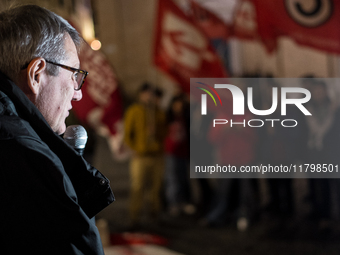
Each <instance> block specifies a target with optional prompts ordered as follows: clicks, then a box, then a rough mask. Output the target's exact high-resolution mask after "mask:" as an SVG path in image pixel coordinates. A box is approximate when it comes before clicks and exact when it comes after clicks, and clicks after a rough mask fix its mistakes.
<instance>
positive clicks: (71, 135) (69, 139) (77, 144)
mask: <svg viewBox="0 0 340 255" xmlns="http://www.w3.org/2000/svg"><path fill="white" fill-rule="evenodd" d="M64 140H65V142H66V143H67V144H68V145H70V146H71V147H72V148H74V149H84V148H85V145H86V142H87V132H86V130H85V128H84V127H83V126H81V125H71V126H68V127H67V128H66V131H65V133H64Z"/></svg>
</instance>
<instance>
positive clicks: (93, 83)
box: [73, 43, 123, 156]
mask: <svg viewBox="0 0 340 255" xmlns="http://www.w3.org/2000/svg"><path fill="white" fill-rule="evenodd" d="M79 59H80V64H81V68H82V69H85V70H86V71H88V72H89V75H88V76H87V78H86V80H85V84H84V86H83V88H82V93H83V98H82V100H80V101H79V102H77V103H75V104H73V109H74V112H75V114H76V116H77V117H78V119H79V120H80V121H82V122H84V123H87V124H89V125H90V126H91V127H93V128H94V129H95V130H96V131H99V133H100V134H102V135H105V136H106V137H108V138H109V139H110V140H109V142H110V145H113V147H112V146H111V149H113V152H114V153H115V156H119V155H118V154H117V153H118V152H119V151H118V150H120V149H121V148H120V147H119V146H120V145H119V144H122V136H123V134H122V127H121V125H122V116H123V106H122V100H121V97H120V93H119V88H118V84H117V79H116V75H115V73H114V71H113V69H112V67H111V65H110V64H109V62H108V60H107V59H106V58H105V56H104V55H103V54H102V53H101V52H99V51H94V50H92V49H91V47H90V46H89V45H88V44H86V43H84V45H83V47H82V49H81V53H80V55H79ZM113 140H114V141H113Z"/></svg>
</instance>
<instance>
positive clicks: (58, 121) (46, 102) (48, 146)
mask: <svg viewBox="0 0 340 255" xmlns="http://www.w3.org/2000/svg"><path fill="white" fill-rule="evenodd" d="M81 42H82V39H81V38H80V36H79V34H78V33H77V32H76V30H74V28H72V27H71V26H70V25H69V24H68V23H67V22H66V21H65V20H64V19H62V18H61V17H59V16H58V15H56V14H54V13H52V12H50V11H48V10H46V9H44V8H41V7H38V6H34V5H26V6H21V7H16V8H12V9H9V10H6V11H3V12H2V13H0V191H1V192H0V203H1V209H0V226H1V231H0V244H1V245H0V253H1V254H28V253H29V254H104V253H103V248H102V245H101V241H100V237H99V233H98V230H97V228H96V226H95V224H94V221H93V217H94V216H95V215H96V214H97V213H98V212H99V211H101V210H102V209H103V208H105V207H106V206H107V205H109V204H110V203H111V202H112V201H113V200H114V197H113V194H112V191H111V189H110V185H109V181H108V179H107V178H106V177H105V176H103V175H102V174H101V173H100V172H99V171H98V170H97V169H95V168H94V167H92V166H91V165H90V164H88V163H87V162H86V161H85V160H84V159H83V157H82V156H80V155H79V154H78V153H77V152H76V151H74V150H73V149H72V148H71V147H69V146H68V145H67V144H66V143H65V142H64V141H63V139H62V138H61V137H60V136H59V135H61V134H63V133H64V132H65V130H66V125H65V119H66V117H67V116H68V115H69V111H70V110H71V109H72V102H73V101H79V100H81V98H82V93H81V87H82V85H83V83H84V80H85V78H86V75H87V72H86V71H84V70H80V69H79V65H80V63H79V58H78V52H79V48H80V45H81Z"/></svg>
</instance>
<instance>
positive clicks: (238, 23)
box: [231, 0, 259, 40]
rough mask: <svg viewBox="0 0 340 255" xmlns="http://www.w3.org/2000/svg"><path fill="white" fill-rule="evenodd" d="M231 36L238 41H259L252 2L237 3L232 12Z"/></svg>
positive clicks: (249, 0)
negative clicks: (238, 39)
mask: <svg viewBox="0 0 340 255" xmlns="http://www.w3.org/2000/svg"><path fill="white" fill-rule="evenodd" d="M231 27H232V35H233V36H235V37H237V38H240V39H249V40H254V39H259V35H258V31H257V19H256V10H255V6H254V4H253V2H252V0H241V1H239V3H238V5H237V7H236V8H235V12H234V19H233V24H232V26H231Z"/></svg>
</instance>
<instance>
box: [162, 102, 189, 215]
mask: <svg viewBox="0 0 340 255" xmlns="http://www.w3.org/2000/svg"><path fill="white" fill-rule="evenodd" d="M187 111H188V109H187V107H186V101H185V97H184V95H178V96H175V97H174V98H173V99H172V100H171V102H170V106H169V110H168V114H167V123H168V133H167V136H166V138H165V155H166V167H165V195H166V200H167V207H168V213H169V214H170V215H171V216H178V215H179V214H180V213H181V212H185V213H189V214H192V213H194V207H193V205H191V204H190V203H191V194H190V193H191V192H190V181H189V156H190V155H189V146H190V144H189V136H188V134H189V132H188V129H189V127H188V120H189V116H188V114H187Z"/></svg>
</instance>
